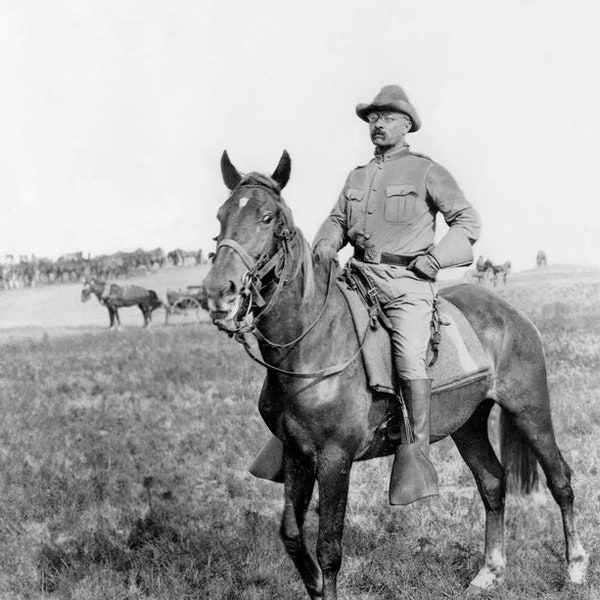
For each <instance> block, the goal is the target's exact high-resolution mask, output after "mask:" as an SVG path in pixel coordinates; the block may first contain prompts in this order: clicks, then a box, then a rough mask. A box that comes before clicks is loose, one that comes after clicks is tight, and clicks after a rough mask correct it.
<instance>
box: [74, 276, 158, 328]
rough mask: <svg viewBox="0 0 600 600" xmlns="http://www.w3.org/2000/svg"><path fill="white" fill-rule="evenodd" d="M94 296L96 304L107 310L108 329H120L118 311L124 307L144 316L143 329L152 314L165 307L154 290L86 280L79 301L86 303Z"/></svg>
mask: <svg viewBox="0 0 600 600" xmlns="http://www.w3.org/2000/svg"><path fill="white" fill-rule="evenodd" d="M91 294H94V295H95V296H96V298H98V302H100V304H102V306H106V308H107V309H108V316H109V319H110V329H113V328H114V327H115V321H116V326H117V328H120V327H121V319H120V318H119V312H118V309H119V308H122V307H126V306H137V307H138V308H139V309H140V310H141V311H142V315H143V316H144V327H148V325H149V324H150V321H152V312H153V311H154V310H156V309H157V308H159V307H161V306H165V305H164V303H163V302H162V300H160V298H159V297H158V295H157V293H156V292H155V291H154V290H147V289H146V288H143V287H140V286H139V285H117V284H115V283H112V284H111V283H106V282H104V281H97V280H95V279H90V280H86V281H85V282H84V284H83V290H82V291H81V301H82V302H87V301H88V300H89V298H90V295H91Z"/></svg>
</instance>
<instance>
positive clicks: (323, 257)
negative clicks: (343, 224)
mask: <svg viewBox="0 0 600 600" xmlns="http://www.w3.org/2000/svg"><path fill="white" fill-rule="evenodd" d="M312 253H313V258H314V259H315V262H320V263H322V264H324V265H327V264H329V263H330V262H331V261H332V260H336V259H337V250H336V249H335V246H333V244H332V243H331V242H330V241H329V240H319V241H318V242H317V243H316V244H315V246H314V247H313V251H312Z"/></svg>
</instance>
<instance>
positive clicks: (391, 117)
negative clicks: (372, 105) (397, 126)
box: [367, 112, 400, 125]
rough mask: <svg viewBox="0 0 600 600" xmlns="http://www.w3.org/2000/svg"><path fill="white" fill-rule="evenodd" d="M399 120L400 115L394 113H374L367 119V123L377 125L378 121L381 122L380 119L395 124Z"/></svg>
mask: <svg viewBox="0 0 600 600" xmlns="http://www.w3.org/2000/svg"><path fill="white" fill-rule="evenodd" d="M399 118H400V115H396V114H394V113H376V112H372V113H370V114H369V116H368V117H367V121H369V123H371V125H372V124H373V123H377V121H379V119H381V120H382V121H383V122H384V123H393V122H394V121H397V120H398V119H399Z"/></svg>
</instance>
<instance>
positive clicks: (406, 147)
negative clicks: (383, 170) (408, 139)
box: [375, 144, 410, 162]
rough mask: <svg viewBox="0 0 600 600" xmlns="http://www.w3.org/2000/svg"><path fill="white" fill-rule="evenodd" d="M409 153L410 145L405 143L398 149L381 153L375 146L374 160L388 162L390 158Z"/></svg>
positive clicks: (393, 158)
mask: <svg viewBox="0 0 600 600" xmlns="http://www.w3.org/2000/svg"><path fill="white" fill-rule="evenodd" d="M409 153H410V146H409V145H408V144H405V145H404V146H402V148H399V149H398V150H394V151H393V152H386V153H385V154H381V152H380V151H379V148H375V160H376V161H377V162H388V161H390V160H395V159H396V158H400V157H402V156H406V155H408V154H409Z"/></svg>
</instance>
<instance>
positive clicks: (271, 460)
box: [248, 435, 283, 483]
mask: <svg viewBox="0 0 600 600" xmlns="http://www.w3.org/2000/svg"><path fill="white" fill-rule="evenodd" d="M248 471H250V473H251V474H252V475H254V477H258V478H260V479H268V480H269V481H274V482H275V483H283V444H282V443H281V442H280V441H279V439H277V438H276V437H275V436H274V435H272V436H271V439H270V440H269V441H268V442H267V443H266V444H265V445H264V446H263V447H262V449H261V451H260V452H259V453H258V454H257V455H256V458H255V459H254V462H253V463H252V464H251V465H250V468H249V469H248Z"/></svg>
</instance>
